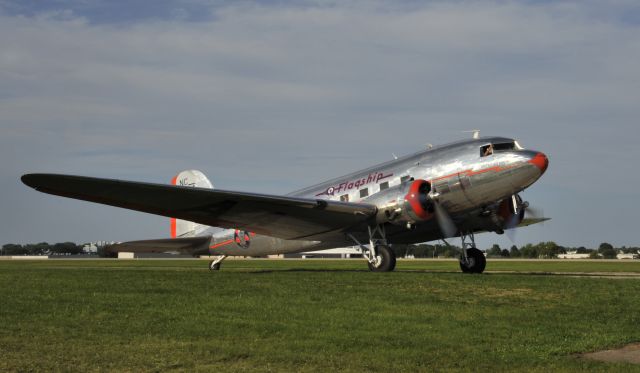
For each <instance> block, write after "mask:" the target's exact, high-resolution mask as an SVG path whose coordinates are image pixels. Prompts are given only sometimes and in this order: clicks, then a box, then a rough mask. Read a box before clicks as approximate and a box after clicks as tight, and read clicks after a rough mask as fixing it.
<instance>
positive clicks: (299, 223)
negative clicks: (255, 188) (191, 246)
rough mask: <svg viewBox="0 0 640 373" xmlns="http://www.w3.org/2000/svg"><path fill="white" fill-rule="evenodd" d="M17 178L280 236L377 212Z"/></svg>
mask: <svg viewBox="0 0 640 373" xmlns="http://www.w3.org/2000/svg"><path fill="white" fill-rule="evenodd" d="M22 182H23V183H25V184H26V185H28V186H30V187H32V188H34V189H36V190H38V191H40V192H44V193H49V194H54V195H58V196H63V197H68V198H74V199H80V200H84V201H90V202H96V203H101V204H105V205H110V206H115V207H122V208H126V209H130V210H136V211H142V212H147V213H151V214H156V215H162V216H167V217H172V218H178V219H183V220H189V221H192V222H196V223H200V224H205V225H209V226H214V227H222V228H238V229H245V230H249V231H252V232H256V233H259V234H264V235H268V236H272V237H278V238H283V239H304V238H308V237H312V236H317V235H321V234H324V233H326V232H332V231H336V230H342V229H346V228H350V227H353V226H355V225H359V224H362V223H363V222H365V221H367V220H368V219H369V218H370V217H372V216H374V215H375V213H376V212H377V208H376V206H374V205H370V204H359V203H346V202H337V201H327V200H319V199H310V198H297V197H286V196H273V195H267V194H256V193H244V192H236V191H225V190H217V189H216V190H211V189H202V188H194V187H183V186H174V185H163V184H154V183H142V182H133V181H123V180H113V179H100V178H93V177H85V176H73V175H57V174H28V175H24V176H23V177H22Z"/></svg>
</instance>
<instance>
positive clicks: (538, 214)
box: [505, 195, 544, 243]
mask: <svg viewBox="0 0 640 373" xmlns="http://www.w3.org/2000/svg"><path fill="white" fill-rule="evenodd" d="M511 198H512V203H513V206H516V208H515V209H514V210H515V211H513V214H512V215H511V218H510V219H509V221H508V222H507V224H506V227H505V229H506V233H507V237H509V240H510V241H511V242H513V243H516V235H517V230H516V229H515V228H516V227H517V226H518V224H519V220H520V219H519V215H520V211H522V210H521V209H524V217H523V219H526V218H527V217H529V218H532V219H538V218H543V217H544V211H543V210H542V209H538V208H535V207H531V206H530V205H529V202H522V200H521V199H518V198H517V197H516V195H513V196H512V197H511Z"/></svg>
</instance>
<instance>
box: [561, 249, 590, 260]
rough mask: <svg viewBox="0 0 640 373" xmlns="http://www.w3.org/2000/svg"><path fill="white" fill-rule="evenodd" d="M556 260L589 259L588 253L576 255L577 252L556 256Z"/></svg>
mask: <svg viewBox="0 0 640 373" xmlns="http://www.w3.org/2000/svg"><path fill="white" fill-rule="evenodd" d="M558 259H589V253H586V254H578V252H577V251H569V252H568V253H566V254H558Z"/></svg>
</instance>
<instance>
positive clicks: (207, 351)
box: [0, 260, 640, 372]
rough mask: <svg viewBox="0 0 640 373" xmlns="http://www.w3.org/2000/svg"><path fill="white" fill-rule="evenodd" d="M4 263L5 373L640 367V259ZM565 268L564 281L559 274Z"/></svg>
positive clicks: (0, 297)
mask: <svg viewBox="0 0 640 373" xmlns="http://www.w3.org/2000/svg"><path fill="white" fill-rule="evenodd" d="M365 268H366V265H365V263H364V262H363V261H353V260H343V261H337V260H336V261H325V260H306V261H289V260H286V261H274V260H269V261H267V260H237V261H236V260H230V261H227V262H225V263H224V264H223V270H222V271H220V272H213V273H212V272H210V271H208V270H207V266H206V262H204V261H185V260H179V261H158V260H145V261H142V260H134V261H116V260H104V261H97V260H96V261H87V260H75V261H74V260H49V261H37V262H36V261H33V262H20V261H0V283H1V284H2V285H1V286H0V323H1V328H0V371H50V370H57V371H98V370H100V371H171V370H176V371H219V370H222V371H246V370H256V371H296V372H301V371H328V370H337V371H377V372H401V371H407V372H413V371H434V370H435V371H444V370H462V371H478V370H484V371H505V370H506V371H540V372H543V371H544V372H546V371H549V370H556V371H557V370H559V371H582V370H587V369H588V370H597V371H625V372H628V371H640V366H637V365H630V364H623V363H598V362H591V361H585V360H582V359H578V358H577V357H575V355H574V354H576V353H578V352H585V351H593V350H598V349H603V348H611V347H617V346H621V345H624V344H626V343H630V342H637V341H640V312H638V311H639V310H640V295H639V292H638V290H639V289H640V277H639V278H609V277H605V276H601V277H586V276H574V275H572V274H571V273H577V272H598V273H600V274H604V273H609V272H611V273H613V272H628V273H640V262H638V261H633V262H632V261H629V262H620V261H610V262H567V261H546V262H528V261H489V263H488V265H487V270H488V271H491V273H486V274H483V275H464V274H462V273H458V268H457V263H456V262H453V261H400V262H399V263H398V267H397V271H396V272H393V273H370V272H368V271H367V270H365ZM551 272H562V273H563V274H562V275H554V274H551Z"/></svg>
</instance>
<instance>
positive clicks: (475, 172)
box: [432, 165, 516, 182]
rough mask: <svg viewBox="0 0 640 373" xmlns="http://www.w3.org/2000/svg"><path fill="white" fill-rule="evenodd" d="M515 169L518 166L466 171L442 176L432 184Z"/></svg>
mask: <svg viewBox="0 0 640 373" xmlns="http://www.w3.org/2000/svg"><path fill="white" fill-rule="evenodd" d="M514 167H516V165H512V166H505V167H501V166H494V167H489V168H483V169H481V170H478V171H473V170H464V171H460V172H456V173H453V174H449V175H446V176H440V177H439V178H436V179H433V180H432V182H436V181H440V180H444V179H449V178H451V177H454V176H458V175H463V176H474V175H479V174H483V173H485V172H489V171H495V172H500V171H505V170H508V169H510V168H514Z"/></svg>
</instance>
